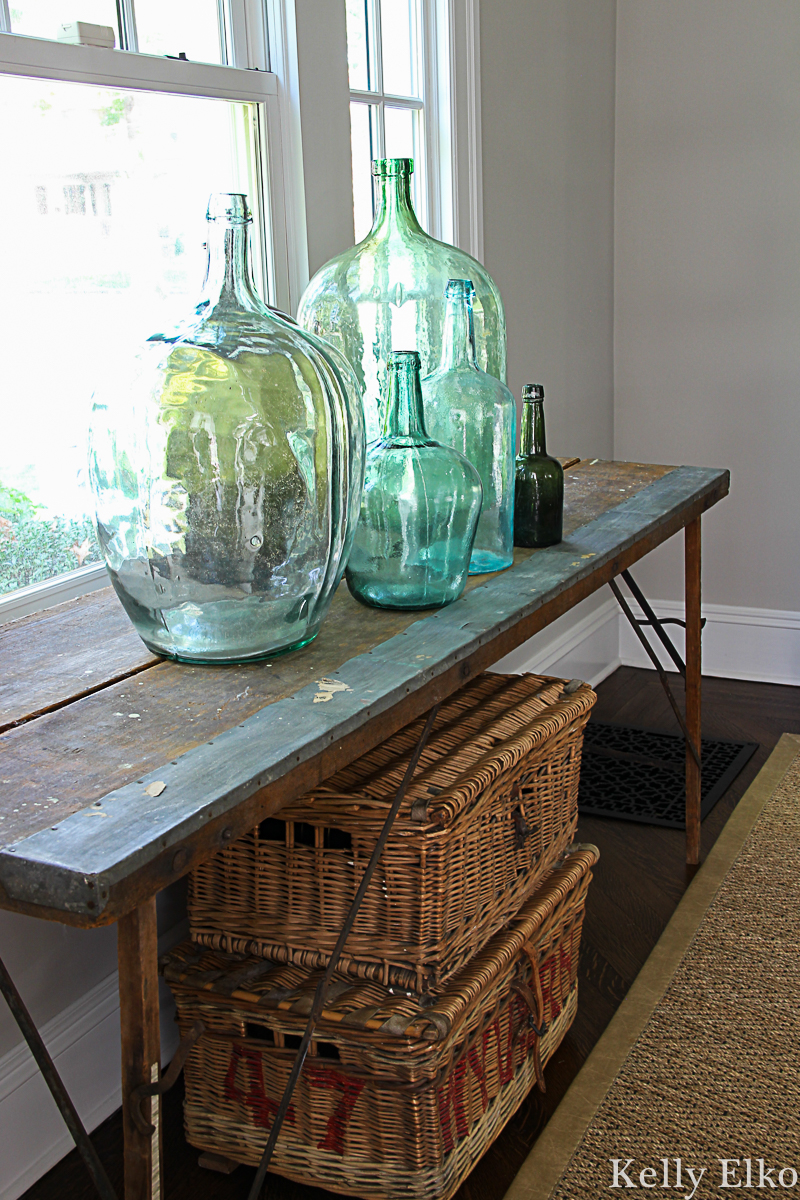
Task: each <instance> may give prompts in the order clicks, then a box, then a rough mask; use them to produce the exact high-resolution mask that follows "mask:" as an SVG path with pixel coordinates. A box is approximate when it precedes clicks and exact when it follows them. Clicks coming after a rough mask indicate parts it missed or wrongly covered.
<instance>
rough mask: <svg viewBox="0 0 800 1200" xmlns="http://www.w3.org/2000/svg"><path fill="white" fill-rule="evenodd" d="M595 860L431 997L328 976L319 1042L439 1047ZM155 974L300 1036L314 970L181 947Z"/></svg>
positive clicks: (564, 873) (553, 888)
mask: <svg viewBox="0 0 800 1200" xmlns="http://www.w3.org/2000/svg"><path fill="white" fill-rule="evenodd" d="M598 858H599V852H598V851H597V849H596V847H594V846H589V845H585V846H575V847H571V852H570V853H569V854H568V855H567V857H566V858H565V860H564V862H563V864H562V865H561V866H559V867H558V868H557V869H556V870H555V871H554V872H553V873H552V874H551V875H550V876H549V878H548V879H547V880H546V882H545V883H544V885H543V886H542V887H541V888H540V889H539V891H538V892H537V893H536V894H535V895H534V896H533V897H532V898H531V899H529V900H528V901H527V903H526V904H524V905H523V906H522V908H521V909H520V911H519V913H518V914H517V916H516V918H515V919H514V920H513V921H512V922H510V923H509V925H507V926H506V927H505V928H504V929H503V930H502V931H501V932H500V933H499V934H497V935H495V937H494V938H493V939H492V940H491V941H490V942H489V943H488V944H487V945H486V946H485V947H484V949H483V950H482V951H481V952H480V953H479V954H477V955H476V956H475V957H474V958H473V959H472V960H471V961H470V962H469V963H468V965H467V966H466V967H465V968H464V969H463V970H462V971H460V972H459V974H458V975H457V976H456V977H455V978H454V979H453V980H452V981H451V982H450V984H449V985H448V987H447V990H446V991H445V992H444V993H443V994H442V995H439V996H437V997H435V998H433V997H429V996H424V995H423V996H419V995H416V994H415V993H413V992H401V991H398V990H397V989H394V988H391V987H387V986H386V985H384V984H382V983H379V982H375V981H371V980H370V981H366V980H354V979H352V978H347V977H344V976H340V975H335V976H334V978H333V980H332V982H331V985H330V988H329V991H328V997H327V1000H326V1004H325V1007H324V1009H323V1012H322V1016H321V1018H320V1021H319V1024H318V1026H317V1036H319V1037H320V1038H323V1037H331V1036H333V1035H335V1036H336V1037H337V1038H338V1039H345V1040H348V1041H356V1042H358V1041H359V1040H363V1039H367V1040H369V1041H371V1042H373V1043H374V1042H375V1040H376V1039H377V1040H378V1041H380V1042H381V1043H385V1045H386V1048H389V1047H390V1046H391V1045H393V1044H394V1045H396V1046H397V1048H398V1051H400V1052H405V1051H407V1050H408V1049H409V1048H410V1044H413V1043H417V1044H419V1043H420V1042H424V1043H428V1044H430V1043H437V1042H442V1041H444V1040H445V1039H447V1038H448V1037H450V1035H451V1034H455V1033H456V1032H457V1030H458V1028H459V1027H460V1025H461V1024H462V1023H463V1021H464V1020H465V1019H466V1018H467V1016H468V1014H469V1013H470V1012H471V1011H472V1010H473V1009H474V1008H475V1006H476V1005H478V1004H479V1003H480V999H481V996H482V995H483V993H484V992H486V991H487V990H488V989H490V988H491V987H492V985H493V983H494V982H495V981H496V980H497V978H498V976H499V975H501V973H502V972H503V971H505V970H506V969H507V968H508V967H509V966H510V965H511V964H512V963H513V962H514V961H515V959H516V958H517V957H518V956H519V954H520V952H521V951H522V950H523V948H524V947H525V946H526V944H527V945H529V946H533V947H536V946H537V944H538V943H539V941H541V939H542V936H543V933H544V931H545V929H546V927H547V923H548V921H549V920H550V919H551V918H552V916H553V914H554V913H556V912H557V910H558V909H559V905H560V904H561V902H562V901H563V900H564V898H565V897H566V896H568V895H569V894H570V893H571V892H572V891H573V890H574V889H575V888H576V887H577V886H578V885H579V884H580V883H581V882H582V881H583V880H584V878H585V877H586V876H587V875H588V873H589V872H590V870H591V868H592V866H593V865H594V864H595V862H596V861H597V859H598ZM161 971H162V974H163V975H164V978H165V979H166V980H167V982H168V983H169V984H170V985H171V987H172V988H173V990H174V991H175V993H176V996H177V997H178V999H179V1003H180V995H181V994H183V995H186V994H187V993H189V994H193V995H194V996H195V998H196V999H197V1000H198V1001H201V1002H202V1001H205V1002H213V1001H215V1000H218V1001H223V1000H224V1001H227V1002H228V1003H229V1004H235V1005H236V1007H237V1008H242V1009H245V1010H248V1011H252V1013H253V1014H254V1016H253V1019H254V1020H256V1019H257V1016H258V1015H261V1017H262V1018H263V1019H265V1021H266V1022H267V1023H268V1020H269V1015H270V1014H272V1015H273V1016H274V1018H275V1019H277V1020H278V1021H279V1022H280V1024H281V1025H282V1026H284V1027H285V1028H286V1027H290V1026H292V1027H293V1026H295V1025H296V1027H297V1029H298V1031H302V1029H303V1027H304V1025H305V1022H306V1019H307V1017H308V1014H309V1012H310V1010H311V1004H312V1000H313V996H314V991H315V988H316V986H317V983H318V981H319V979H320V975H321V973H320V972H319V971H313V972H307V971H305V970H304V969H303V968H301V967H297V966H293V965H286V964H276V963H272V962H269V961H265V960H264V959H259V958H253V957H248V956H244V955H228V954H222V953H220V952H219V951H216V950H208V949H203V948H201V947H198V946H195V945H194V944H193V943H192V942H183V943H181V945H179V946H178V947H176V948H175V949H174V950H172V951H171V952H170V953H169V954H168V955H166V956H165V957H164V958H162V960H161Z"/></svg>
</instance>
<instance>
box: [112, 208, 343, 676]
mask: <svg viewBox="0 0 800 1200" xmlns="http://www.w3.org/2000/svg"><path fill="white" fill-rule="evenodd" d="M250 224H251V217H250V213H249V211H248V207H247V201H246V197H245V196H242V195H214V196H212V197H211V200H210V201H209V208H208V268H207V275H206V282H205V287H204V290H203V294H202V296H201V299H200V302H199V303H198V305H197V308H196V310H195V314H194V316H193V317H192V318H191V319H190V320H189V321H187V322H186V324H185V325H183V326H182V327H181V328H180V329H178V330H177V331H176V332H174V333H171V334H155V335H154V336H153V337H151V338H150V339H149V340H148V342H147V343H146V344H145V346H144V347H143V349H142V351H141V353H140V355H139V356H138V360H137V361H136V362H135V363H134V366H133V369H132V370H130V371H125V370H119V371H118V372H117V373H116V374H115V376H114V378H113V380H111V381H109V383H108V384H107V385H106V387H105V388H102V389H100V390H99V391H98V393H97V394H96V396H95V404H94V410H93V417H92V440H91V450H90V474H91V479H92V486H93V489H94V494H95V504H96V512H97V529H98V538H99V541H100V544H101V546H102V548H103V552H104V555H105V560H106V566H107V568H108V573H109V575H110V577H111V581H112V583H113V585H114V587H115V589H116V591H117V595H118V596H119V598H120V600H121V601H122V604H123V606H124V607H125V610H126V612H127V613H128V616H129V617H130V619H131V621H132V622H133V624H134V626H135V627H136V630H137V632H138V633H139V635H140V637H141V638H142V640H143V641H144V642H145V644H146V645H147V646H148V647H149V648H150V649H151V650H153V651H155V653H157V654H161V655H165V656H166V657H168V658H174V659H180V660H182V661H185V662H198V663H210V662H216V663H221V662H241V661H246V660H248V659H255V658H261V657H264V656H265V655H272V654H276V653H279V652H280V651H283V650H289V649H292V648H293V647H296V646H302V645H304V644H305V643H306V642H309V641H311V639H312V638H313V637H315V635H316V633H317V631H318V630H319V627H320V623H321V621H322V619H323V617H324V616H325V613H326V611H327V608H328V605H329V604H330V601H331V598H332V595H333V591H334V589H335V586H336V584H337V583H338V581H339V578H340V577H341V574H342V570H343V567H344V560H345V557H346V554H347V552H348V549H349V545H350V543H351V541H352V535H353V533H354V519H353V518H354V517H355V514H356V513H357V510H358V504H359V502H360V493H361V483H362V479H363V445H364V441H363V424H362V418H361V410H360V403H359V402H358V400H357V396H358V388H357V384H356V382H355V380H354V379H353V377H352V375H351V374H350V372H349V369H348V367H347V366H346V364H343V363H342V361H341V358H340V356H338V355H337V354H336V352H335V351H334V352H332V353H331V352H329V351H328V350H326V349H325V347H324V345H323V344H322V343H321V342H320V341H319V339H317V338H315V337H313V336H309V335H308V334H307V333H306V332H305V331H304V330H302V329H300V328H299V327H298V326H297V325H296V324H294V322H292V321H291V320H290V319H289V318H284V317H282V316H281V315H280V314H278V313H276V312H274V311H272V310H271V309H269V308H268V307H267V306H266V305H265V304H264V302H263V301H262V300H261V299H260V297H259V296H258V294H257V293H256V291H255V287H254V284H253V280H252V274H251V269H250V259H249V232H250V230H249V227H250Z"/></svg>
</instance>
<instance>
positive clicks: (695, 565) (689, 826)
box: [684, 517, 701, 865]
mask: <svg viewBox="0 0 800 1200" xmlns="http://www.w3.org/2000/svg"><path fill="white" fill-rule="evenodd" d="M684 551H685V559H684V562H685V566H684V588H685V604H686V727H687V729H688V731H689V736H690V737H691V738H692V740H693V741H694V744H695V745H696V746H697V751H698V754H699V753H700V730H701V725H700V688H701V684H700V675H701V649H700V517H697V518H696V519H695V520H694V521H692V522H691V523H690V524H689V525H687V526H686V534H685V545H684ZM686 861H687V863H689V864H691V865H694V864H696V863H699V862H700V767H699V766H698V764H697V763H696V762H695V760H694V756H693V755H692V753H691V751H690V750H689V747H688V746H687V747H686Z"/></svg>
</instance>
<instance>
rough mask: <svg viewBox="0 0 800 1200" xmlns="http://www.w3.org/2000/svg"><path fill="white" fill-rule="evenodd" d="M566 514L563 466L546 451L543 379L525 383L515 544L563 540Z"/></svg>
mask: <svg viewBox="0 0 800 1200" xmlns="http://www.w3.org/2000/svg"><path fill="white" fill-rule="evenodd" d="M563 518H564V468H563V467H562V466H561V463H560V462H559V461H558V459H557V458H551V456H550V455H549V454H548V453H547V443H546V441H545V433H544V388H543V387H542V385H541V384H540V383H526V384H525V386H524V387H523V389H522V432H521V437H520V447H519V454H518V455H517V466H516V481H515V497H514V545H515V546H553V545H555V543H556V542H560V541H561V532H562V524H563Z"/></svg>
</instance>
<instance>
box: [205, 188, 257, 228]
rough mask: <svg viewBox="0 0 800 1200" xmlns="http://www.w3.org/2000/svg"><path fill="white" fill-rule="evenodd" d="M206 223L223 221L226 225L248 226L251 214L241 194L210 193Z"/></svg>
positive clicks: (243, 195) (251, 218)
mask: <svg viewBox="0 0 800 1200" xmlns="http://www.w3.org/2000/svg"><path fill="white" fill-rule="evenodd" d="M206 220H207V221H224V222H225V223H226V224H227V225H250V224H251V223H252V220H253V214H252V213H251V212H250V205H249V204H248V203H247V196H246V195H245V194H244V193H243V192H212V193H211V195H210V196H209V198H208V208H207V209H206Z"/></svg>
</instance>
